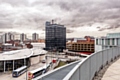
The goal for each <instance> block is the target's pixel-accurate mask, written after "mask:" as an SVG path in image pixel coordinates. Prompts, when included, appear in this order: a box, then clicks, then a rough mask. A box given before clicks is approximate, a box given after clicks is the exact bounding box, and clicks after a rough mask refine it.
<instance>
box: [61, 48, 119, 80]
mask: <svg viewBox="0 0 120 80" xmlns="http://www.w3.org/2000/svg"><path fill="white" fill-rule="evenodd" d="M118 56H120V47H115V48H110V49H106V50H103V51H99V52H96V53H93V54H92V55H90V56H89V57H88V58H86V59H85V60H83V61H82V62H80V63H78V65H76V66H75V67H74V68H73V69H72V70H71V71H70V72H69V73H68V74H67V75H66V77H65V78H64V79H63V80H92V79H93V77H94V76H95V74H96V73H97V72H98V71H99V70H100V69H101V68H102V67H104V66H105V65H106V64H108V63H109V62H111V61H113V60H114V59H115V58H117V57H118Z"/></svg>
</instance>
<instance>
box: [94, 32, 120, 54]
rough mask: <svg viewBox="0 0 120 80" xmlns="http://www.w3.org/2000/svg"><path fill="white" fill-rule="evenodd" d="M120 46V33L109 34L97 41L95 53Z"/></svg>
mask: <svg viewBox="0 0 120 80" xmlns="http://www.w3.org/2000/svg"><path fill="white" fill-rule="evenodd" d="M117 46H120V33H108V34H107V35H106V36H105V37H100V38H96V39H95V51H96V52H98V51H101V50H103V49H107V48H112V47H117Z"/></svg>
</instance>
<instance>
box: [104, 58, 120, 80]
mask: <svg viewBox="0 0 120 80" xmlns="http://www.w3.org/2000/svg"><path fill="white" fill-rule="evenodd" d="M102 80H120V59H118V60H117V61H116V62H114V63H113V64H112V65H111V66H110V67H109V68H108V69H107V71H106V72H105V74H104V76H103V78H102Z"/></svg>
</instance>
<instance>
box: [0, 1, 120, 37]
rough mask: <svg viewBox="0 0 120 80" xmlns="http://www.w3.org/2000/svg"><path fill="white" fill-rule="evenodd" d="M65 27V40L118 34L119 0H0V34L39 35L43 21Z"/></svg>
mask: <svg viewBox="0 0 120 80" xmlns="http://www.w3.org/2000/svg"><path fill="white" fill-rule="evenodd" d="M52 19H54V20H55V22H56V23H60V24H63V25H65V27H66V28H67V37H83V36H85V35H91V36H104V35H106V33H110V32H120V0H0V32H1V33H2V32H18V33H27V34H31V33H34V32H36V33H39V35H40V37H44V36H45V31H44V28H45V22H46V21H51V20H52Z"/></svg>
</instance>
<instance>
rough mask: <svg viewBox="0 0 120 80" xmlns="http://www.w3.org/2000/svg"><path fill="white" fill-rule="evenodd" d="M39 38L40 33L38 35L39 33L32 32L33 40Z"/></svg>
mask: <svg viewBox="0 0 120 80" xmlns="http://www.w3.org/2000/svg"><path fill="white" fill-rule="evenodd" d="M38 38H39V35H38V34H37V33H33V34H32V40H33V41H37V40H38Z"/></svg>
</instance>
